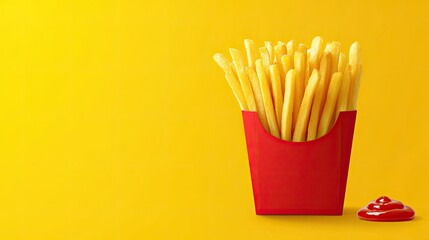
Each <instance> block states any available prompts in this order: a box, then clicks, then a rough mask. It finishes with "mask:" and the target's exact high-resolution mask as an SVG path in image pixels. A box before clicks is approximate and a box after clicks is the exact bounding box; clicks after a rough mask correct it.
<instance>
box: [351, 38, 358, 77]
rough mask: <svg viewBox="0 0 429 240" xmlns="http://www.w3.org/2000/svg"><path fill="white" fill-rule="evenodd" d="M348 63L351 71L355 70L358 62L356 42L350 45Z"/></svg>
mask: <svg viewBox="0 0 429 240" xmlns="http://www.w3.org/2000/svg"><path fill="white" fill-rule="evenodd" d="M349 63H350V66H351V67H352V71H354V70H356V67H357V65H358V64H359V63H360V45H359V43H358V42H354V43H352V45H351V46H350V50H349Z"/></svg>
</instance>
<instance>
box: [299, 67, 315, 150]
mask: <svg viewBox="0 0 429 240" xmlns="http://www.w3.org/2000/svg"><path fill="white" fill-rule="evenodd" d="M318 83H319V71H317V69H314V70H313V73H312V74H311V77H310V79H309V80H308V86H307V87H306V88H305V93H304V98H303V100H302V104H301V107H300V109H299V113H298V119H297V123H296V127H295V131H294V133H293V141H294V142H303V141H305V140H306V136H307V135H306V132H307V124H308V119H309V115H310V110H311V104H312V102H313V97H314V93H315V91H316V88H317V84H318Z"/></svg>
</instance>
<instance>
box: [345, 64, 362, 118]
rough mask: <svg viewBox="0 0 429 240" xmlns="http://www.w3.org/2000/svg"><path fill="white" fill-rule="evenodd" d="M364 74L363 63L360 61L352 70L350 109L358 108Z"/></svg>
mask: <svg viewBox="0 0 429 240" xmlns="http://www.w3.org/2000/svg"><path fill="white" fill-rule="evenodd" d="M362 74H363V69H362V64H361V63H358V65H357V66H356V69H355V70H354V71H353V70H352V74H351V75H352V80H351V82H350V92H349V99H348V104H347V105H348V107H347V108H348V109H349V110H356V108H357V101H358V94H359V88H360V82H361V78H362Z"/></svg>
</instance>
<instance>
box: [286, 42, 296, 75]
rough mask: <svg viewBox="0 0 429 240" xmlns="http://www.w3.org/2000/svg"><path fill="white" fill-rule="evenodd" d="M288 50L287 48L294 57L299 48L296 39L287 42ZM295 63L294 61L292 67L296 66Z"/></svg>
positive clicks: (289, 54)
mask: <svg viewBox="0 0 429 240" xmlns="http://www.w3.org/2000/svg"><path fill="white" fill-rule="evenodd" d="M286 50H287V55H288V56H289V57H290V58H291V59H293V58H294V55H295V52H296V50H298V45H297V44H296V43H295V40H290V41H289V42H287V44H286ZM293 64H294V63H293V62H292V68H294V65H293Z"/></svg>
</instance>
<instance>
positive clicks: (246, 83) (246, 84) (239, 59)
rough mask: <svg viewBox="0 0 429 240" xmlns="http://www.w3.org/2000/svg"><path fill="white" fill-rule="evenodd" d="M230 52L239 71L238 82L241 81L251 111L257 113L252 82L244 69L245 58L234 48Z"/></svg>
mask: <svg viewBox="0 0 429 240" xmlns="http://www.w3.org/2000/svg"><path fill="white" fill-rule="evenodd" d="M229 52H230V54H231V57H232V62H233V63H234V66H235V69H236V70H237V75H238V80H240V84H241V88H242V89H243V93H244V97H245V98H246V102H247V106H248V107H249V111H253V112H256V103H255V97H254V95H253V90H252V86H251V85H250V80H249V77H248V76H247V73H246V69H244V61H243V56H242V55H241V52H240V51H238V50H237V49H234V48H230V49H229Z"/></svg>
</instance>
